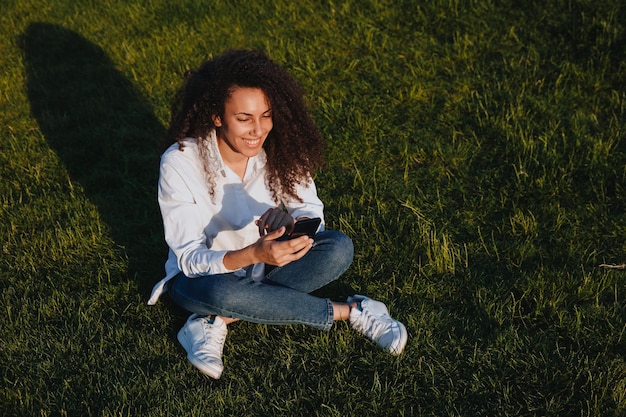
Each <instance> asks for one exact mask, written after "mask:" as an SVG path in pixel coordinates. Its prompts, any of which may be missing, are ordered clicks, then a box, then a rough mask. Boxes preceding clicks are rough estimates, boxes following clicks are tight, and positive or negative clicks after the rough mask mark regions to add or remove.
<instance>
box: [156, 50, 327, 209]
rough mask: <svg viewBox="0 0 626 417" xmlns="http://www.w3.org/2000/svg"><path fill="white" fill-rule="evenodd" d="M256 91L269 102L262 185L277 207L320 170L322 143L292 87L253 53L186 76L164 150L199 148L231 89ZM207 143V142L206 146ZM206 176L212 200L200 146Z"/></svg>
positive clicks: (233, 54) (210, 63)
mask: <svg viewBox="0 0 626 417" xmlns="http://www.w3.org/2000/svg"><path fill="white" fill-rule="evenodd" d="M239 87H244V88H259V89H261V90H262V91H263V92H264V93H265V95H266V97H267V98H268V100H269V102H270V106H271V109H272V121H273V128H272V130H271V131H270V133H269V135H268V137H267V140H266V141H265V143H264V144H263V149H264V151H265V153H266V155H267V174H266V179H265V180H266V182H267V184H268V187H269V189H270V191H271V192H272V196H273V198H274V200H275V202H276V203H277V204H280V202H281V201H282V199H284V198H294V199H296V200H298V201H301V200H300V197H298V195H297V194H296V186H297V185H298V184H301V183H303V182H305V181H307V180H308V179H309V178H310V176H311V175H312V174H313V172H314V171H315V170H316V169H318V168H320V167H322V165H323V159H322V152H323V146H324V145H323V141H322V138H321V135H320V133H319V131H318V129H317V127H316V126H315V123H314V122H313V120H312V118H311V116H310V114H309V112H308V110H307V108H306V105H305V103H304V99H303V94H302V91H301V90H300V86H299V85H298V84H297V82H296V81H295V80H294V79H293V78H292V77H291V76H290V75H289V74H288V73H287V71H286V70H285V69H284V68H282V67H281V66H280V65H278V64H276V63H275V62H274V61H272V60H271V59H270V58H268V57H267V56H266V55H265V54H264V53H263V52H261V51H258V50H230V51H227V52H225V53H224V54H222V55H220V56H218V57H216V58H214V59H210V60H207V61H205V62H204V63H202V65H201V66H200V67H199V69H197V70H195V71H188V72H187V73H186V81H185V83H184V84H183V86H182V87H181V88H180V89H179V90H178V92H177V93H176V95H175V98H174V101H173V103H172V107H171V112H172V116H171V121H170V126H169V128H168V131H167V135H166V138H165V143H164V145H166V146H170V145H171V144H172V143H174V142H178V144H179V146H180V149H181V150H182V149H183V139H185V138H187V137H192V138H196V139H198V141H199V144H200V145H202V142H203V141H206V140H207V139H208V137H209V134H210V133H211V131H212V130H213V129H219V128H217V127H216V126H215V124H214V121H213V116H218V117H219V118H221V119H223V117H224V107H225V103H226V102H227V101H228V99H229V98H230V97H231V95H232V93H233V91H234V90H235V89H236V88H239ZM205 144H206V143H205ZM199 149H200V152H201V157H202V158H203V164H204V169H205V171H206V172H205V174H206V177H207V180H208V182H209V185H210V187H209V188H210V190H211V195H212V196H213V189H214V187H215V183H214V173H213V172H210V164H209V163H208V162H209V161H207V159H208V158H210V155H208V154H207V151H206V149H207V147H206V146H199Z"/></svg>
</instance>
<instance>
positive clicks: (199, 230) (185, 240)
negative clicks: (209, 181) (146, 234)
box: [158, 161, 233, 278]
mask: <svg viewBox="0 0 626 417" xmlns="http://www.w3.org/2000/svg"><path fill="white" fill-rule="evenodd" d="M158 200H159V206H160V208H161V215H162V217H163V230H164V234H165V241H166V242H167V244H168V246H169V247H170V250H171V251H172V252H173V253H174V254H175V255H176V260H177V264H178V269H180V270H181V271H182V272H183V273H184V274H185V275H186V276H188V277H190V278H193V277H198V276H202V275H209V274H220V273H226V272H233V271H232V270H229V269H227V268H226V267H225V266H224V263H223V259H224V255H226V253H227V251H226V250H219V251H216V250H211V249H209V248H208V247H207V243H206V242H207V236H206V235H205V232H204V230H205V229H204V228H205V226H206V212H205V213H203V212H202V210H205V211H206V210H207V208H206V207H201V206H200V205H199V204H197V201H196V199H195V198H194V193H193V190H192V187H190V186H189V185H188V184H187V182H186V181H185V176H184V175H182V174H181V172H180V170H179V169H178V168H177V167H176V166H175V165H174V164H171V163H169V162H167V161H163V162H162V163H161V168H160V176H159V189H158Z"/></svg>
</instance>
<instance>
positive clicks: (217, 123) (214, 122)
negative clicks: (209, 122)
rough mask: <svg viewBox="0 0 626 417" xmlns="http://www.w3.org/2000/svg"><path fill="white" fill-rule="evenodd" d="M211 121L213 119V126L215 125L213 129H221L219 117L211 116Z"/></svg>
mask: <svg viewBox="0 0 626 417" xmlns="http://www.w3.org/2000/svg"><path fill="white" fill-rule="evenodd" d="M211 119H213V124H214V125H215V127H222V119H220V117H219V116H215V115H213V116H211Z"/></svg>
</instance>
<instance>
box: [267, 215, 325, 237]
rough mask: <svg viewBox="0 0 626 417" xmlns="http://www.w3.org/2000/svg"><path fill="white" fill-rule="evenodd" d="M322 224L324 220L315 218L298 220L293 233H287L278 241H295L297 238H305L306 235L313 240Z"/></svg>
mask: <svg viewBox="0 0 626 417" xmlns="http://www.w3.org/2000/svg"><path fill="white" fill-rule="evenodd" d="M321 222H322V219H320V218H319V217H314V218H312V219H304V220H298V221H297V222H296V223H295V224H294V225H293V230H292V231H291V233H289V234H287V233H285V234H284V235H282V236H281V237H279V238H278V240H290V239H294V238H296V237H299V236H304V235H307V236H309V237H311V238H312V237H314V236H315V232H317V228H318V227H319V226H320V223H321Z"/></svg>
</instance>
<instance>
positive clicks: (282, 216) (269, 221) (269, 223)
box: [256, 207, 295, 237]
mask: <svg viewBox="0 0 626 417" xmlns="http://www.w3.org/2000/svg"><path fill="white" fill-rule="evenodd" d="M294 223H295V220H294V218H293V217H291V216H290V215H289V213H286V212H285V211H283V210H282V209H280V208H278V207H274V208H271V209H269V210H267V211H266V212H265V213H263V214H262V215H261V217H260V218H259V220H257V221H256V224H257V226H258V227H259V235H260V236H265V235H266V234H267V233H270V232H273V231H275V230H278V229H280V228H281V227H283V226H284V227H285V230H286V231H287V233H291V231H292V230H293V225H294ZM279 237H280V236H279Z"/></svg>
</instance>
